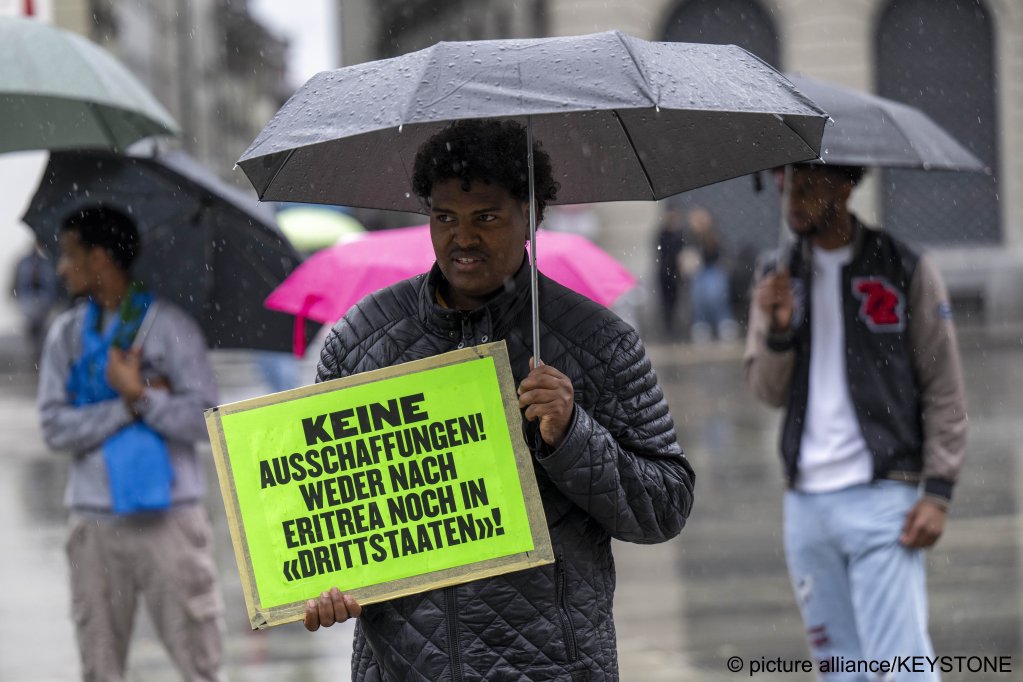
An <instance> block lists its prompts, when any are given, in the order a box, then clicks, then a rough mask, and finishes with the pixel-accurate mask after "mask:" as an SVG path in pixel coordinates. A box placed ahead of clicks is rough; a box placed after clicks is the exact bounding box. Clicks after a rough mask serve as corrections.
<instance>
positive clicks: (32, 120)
mask: <svg viewBox="0 0 1023 682" xmlns="http://www.w3.org/2000/svg"><path fill="white" fill-rule="evenodd" d="M0 121H3V125H2V126H0V152H10V151H20V150H28V149H73V148H77V149H83V148H102V149H112V150H122V149H124V148H126V147H127V146H128V145H130V144H131V143H132V142H135V141H136V140H140V139H142V138H144V137H150V136H153V135H176V134H177V133H178V132H179V131H178V126H177V124H176V123H175V122H174V119H173V118H171V116H170V114H168V113H167V111H166V110H165V109H164V108H163V107H162V106H160V103H159V102H157V101H156V99H155V98H154V97H153V96H152V95H151V94H150V93H149V91H148V90H146V88H145V87H143V86H142V84H141V83H139V82H138V81H137V80H136V79H135V77H134V76H132V75H131V74H130V73H129V72H128V70H127V69H126V68H124V66H122V65H121V64H120V63H119V62H118V61H117V60H116V59H114V58H113V57H111V56H110V55H109V54H108V53H107V52H106V51H105V50H103V49H102V48H100V47H99V46H97V45H96V44H94V43H91V42H89V41H88V40H86V39H85V38H82V37H81V36H78V35H75V34H73V33H69V32H67V31H62V30H60V29H58V28H54V27H53V26H49V25H47V24H44V23H42V22H40V21H35V20H32V19H20V18H0Z"/></svg>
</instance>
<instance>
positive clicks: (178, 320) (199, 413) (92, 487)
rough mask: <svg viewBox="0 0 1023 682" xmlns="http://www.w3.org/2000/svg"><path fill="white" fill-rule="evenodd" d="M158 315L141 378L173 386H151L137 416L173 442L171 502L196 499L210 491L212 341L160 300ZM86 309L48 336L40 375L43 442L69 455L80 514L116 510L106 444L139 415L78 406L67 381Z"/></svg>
mask: <svg viewBox="0 0 1023 682" xmlns="http://www.w3.org/2000/svg"><path fill="white" fill-rule="evenodd" d="M155 305H156V306H157V307H156V311H157V312H156V317H155V318H154V320H153V323H152V327H150V329H149V333H148V335H147V336H146V338H145V343H144V345H143V348H142V373H143V378H146V379H152V378H154V377H164V378H165V379H166V380H167V382H168V383H169V385H170V388H169V390H168V389H164V388H156V387H148V388H146V390H145V393H144V396H143V398H142V399H141V400H140V401H138V403H137V404H136V405H135V406H134V407H135V409H136V410H137V412H138V414H139V418H140V419H142V420H143V421H145V422H146V424H148V425H149V426H150V427H152V428H153V429H154V430H155V431H157V432H158V433H159V434H160V435H161V436H163V437H164V438H166V439H167V449H168V452H169V454H170V460H171V465H172V466H173V468H174V484H173V487H172V489H171V502H172V504H175V505H177V504H183V503H188V502H193V501H196V500H198V499H199V498H200V497H201V496H202V494H203V492H204V489H205V483H204V480H203V473H202V466H201V464H200V463H199V461H198V459H197V457H196V452H195V442H196V441H197V440H205V439H206V438H207V434H206V425H205V421H204V419H203V410H204V409H206V408H207V407H211V406H213V405H215V404H216V402H217V389H216V384H215V382H214V379H213V370H212V368H211V367H210V363H209V359H208V357H207V354H206V343H205V341H204V339H203V336H202V331H201V330H200V329H199V326H198V325H197V324H196V322H195V320H193V319H192V318H191V317H189V316H188V315H187V314H186V313H185V312H184V311H182V310H181V309H179V308H177V307H175V306H174V305H172V304H170V303H168V302H166V301H163V300H159V301H157V303H156V304H155ZM85 310H86V306H85V304H79V305H77V306H75V307H74V308H73V309H71V310H68V311H67V312H65V313H63V314H62V315H61V316H60V317H58V318H57V320H56V321H55V322H54V324H53V326H52V327H51V328H50V331H49V334H48V335H47V338H46V344H45V346H44V349H43V355H42V359H41V362H40V371H39V397H38V403H39V414H40V423H41V426H42V432H43V438H44V439H45V440H46V444H47V445H49V446H50V447H51V448H52V449H54V450H59V451H64V452H67V453H69V454H70V455H71V458H72V459H71V473H70V477H69V479H68V486H67V492H66V494H65V496H64V504H65V505H66V506H67V507H68V508H70V509H72V510H74V511H76V512H85V513H98V514H106V513H112V512H111V503H110V491H109V486H108V483H107V471H106V465H105V463H104V461H103V451H102V445H103V442H104V441H105V440H106V439H107V438H108V437H110V436H111V435H113V434H114V433H116V432H117V431H118V430H119V429H121V428H122V427H124V426H126V425H127V424H129V423H131V422H132V421H133V420H134V419H135V416H134V414H133V413H132V410H131V409H129V407H128V405H126V404H125V402H124V401H123V400H121V399H114V400H106V401H101V402H98V403H92V404H89V405H82V406H75V405H72V404H71V403H70V402H69V399H68V394H67V389H66V385H67V380H68V374H69V372H70V369H71V366H72V364H74V362H75V361H76V360H77V359H78V357H79V356H80V354H81V352H82V351H81V349H82V324H83V321H84V318H85Z"/></svg>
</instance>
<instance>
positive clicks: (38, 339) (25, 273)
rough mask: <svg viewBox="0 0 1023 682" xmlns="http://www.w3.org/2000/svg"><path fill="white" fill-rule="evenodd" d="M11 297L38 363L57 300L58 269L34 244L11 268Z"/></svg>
mask: <svg viewBox="0 0 1023 682" xmlns="http://www.w3.org/2000/svg"><path fill="white" fill-rule="evenodd" d="M11 294H12V295H13V296H14V300H15V303H16V304H17V306H18V310H19V311H21V315H22V317H23V318H24V322H25V337H26V339H27V340H28V342H29V344H30V346H31V349H32V358H33V359H34V360H38V359H39V354H40V353H41V352H42V349H43V339H44V338H45V337H46V330H47V328H49V326H50V320H51V316H52V315H53V312H54V310H55V309H56V307H57V305H58V302H59V300H60V285H59V284H58V282H57V270H56V268H55V267H54V264H53V261H52V260H50V259H49V258H47V257H46V254H45V253H44V252H43V250H42V249H40V248H39V245H38V244H33V246H32V248H31V249H30V250H29V252H28V253H26V254H25V255H24V256H22V257H21V258H20V259H18V262H17V264H16V265H15V266H14V281H13V282H12V284H11Z"/></svg>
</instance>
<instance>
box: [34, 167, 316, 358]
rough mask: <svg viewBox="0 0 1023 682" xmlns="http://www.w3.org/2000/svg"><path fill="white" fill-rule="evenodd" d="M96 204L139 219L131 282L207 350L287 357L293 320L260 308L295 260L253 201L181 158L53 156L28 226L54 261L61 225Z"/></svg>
mask: <svg viewBox="0 0 1023 682" xmlns="http://www.w3.org/2000/svg"><path fill="white" fill-rule="evenodd" d="M97 203H102V204H104V205H106V206H110V207H112V208H118V209H120V210H122V211H124V212H126V213H128V214H129V215H131V216H132V217H133V218H134V219H135V221H136V222H137V223H138V226H139V234H140V239H141V248H140V254H139V258H138V261H137V262H136V264H135V267H134V273H136V276H137V278H138V279H140V280H142V281H143V283H144V284H145V285H146V286H147V287H149V288H151V289H153V290H154V291H156V292H157V293H159V294H160V295H162V296H163V297H165V298H167V299H169V300H170V301H172V302H174V303H176V304H178V305H179V306H181V307H182V308H184V309H185V310H187V311H188V312H189V313H191V314H192V315H193V316H194V317H195V318H196V319H197V320H198V321H199V324H200V325H201V326H202V328H203V332H204V333H205V335H206V340H207V342H208V343H209V344H210V345H211V346H213V347H219V348H251V349H262V350H281V351H284V350H289V349H290V348H291V346H292V321H291V319H290V318H289V317H288V316H287V315H282V314H280V313H276V312H272V311H270V310H267V309H265V308H264V307H263V305H262V301H263V299H264V298H266V296H267V294H269V293H270V292H271V291H272V290H273V288H274V287H276V286H277V285H278V284H280V283H281V282H282V281H283V280H284V278H285V277H286V276H287V275H288V274H289V273H290V272H291V271H292V270H293V269H294V268H295V266H296V265H298V262H299V257H298V255H297V254H296V253H295V250H294V249H293V248H292V247H291V245H290V244H288V242H287V240H286V239H285V238H284V236H283V235H282V234H281V233H280V231H279V230H278V229H277V226H276V224H275V223H274V216H273V212H272V211H270V210H269V209H268V208H267V207H265V206H261V205H260V204H259V203H258V202H257V201H256V199H255V198H254V197H252V196H251V195H249V194H248V193H246V192H243V191H242V190H240V189H238V188H236V187H232V186H230V185H228V184H227V183H225V182H223V181H221V180H220V179H219V178H217V177H216V176H214V175H213V174H212V173H211V172H209V171H208V170H206V169H205V168H204V167H203V166H201V165H200V164H199V163H198V162H196V161H195V160H193V159H192V158H191V157H189V156H188V155H187V154H185V153H184V152H165V153H157V154H156V155H155V156H153V157H125V156H119V155H115V154H111V153H109V152H102V151H95V152H88V151H81V152H54V153H52V154H51V155H50V162H49V165H48V166H47V168H46V171H45V172H44V174H43V180H42V182H41V184H40V187H39V189H38V190H37V191H36V194H35V196H34V197H33V198H32V202H31V204H30V205H29V208H28V211H27V213H26V214H25V216H24V218H23V220H24V221H25V223H27V224H28V225H29V226H30V227H31V228H32V229H33V230H34V231H35V232H36V234H37V235H38V236H39V238H40V242H41V243H42V244H43V245H44V247H45V248H47V249H49V250H50V251H51V252H55V251H56V248H57V238H58V235H59V230H60V226H61V224H62V223H63V221H64V219H65V218H66V217H67V216H68V215H70V214H71V213H73V212H74V211H76V210H78V209H80V208H82V207H84V206H87V205H94V204H97Z"/></svg>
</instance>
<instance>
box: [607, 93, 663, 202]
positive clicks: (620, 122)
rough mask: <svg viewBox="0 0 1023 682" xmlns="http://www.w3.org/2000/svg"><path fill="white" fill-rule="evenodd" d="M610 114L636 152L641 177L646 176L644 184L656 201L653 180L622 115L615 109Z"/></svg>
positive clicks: (651, 197)
mask: <svg viewBox="0 0 1023 682" xmlns="http://www.w3.org/2000/svg"><path fill="white" fill-rule="evenodd" d="M611 114H612V115H613V116H614V117H615V120H616V121H618V125H619V126H621V128H622V132H623V133H624V134H625V139H626V140H628V141H629V147H630V148H631V149H632V151H633V152H634V153H635V154H636V161H637V162H639V169H640V170H641V171H643V177H644V178H646V186H647V187H649V188H650V199H651V200H652V201H657V192H655V191H654V183H653V180H651V179H650V173H649V172H647V169H646V164H644V163H643V159H642V158H641V157H640V155H639V150H638V149H636V144H635V143H634V142H633V141H632V134H631V133H629V129H628V128H626V127H625V122H624V121H623V120H622V117H621V116H619V115H618V110H617V109H613V110H612V111H611Z"/></svg>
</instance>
